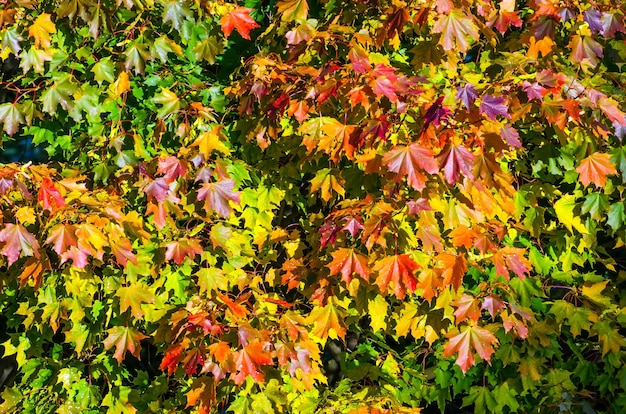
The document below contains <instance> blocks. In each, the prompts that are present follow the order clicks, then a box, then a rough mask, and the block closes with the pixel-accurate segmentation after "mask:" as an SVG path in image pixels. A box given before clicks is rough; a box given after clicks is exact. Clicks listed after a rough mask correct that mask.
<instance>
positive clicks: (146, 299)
mask: <svg viewBox="0 0 626 414" xmlns="http://www.w3.org/2000/svg"><path fill="white" fill-rule="evenodd" d="M115 296H117V297H118V298H120V313H124V312H126V309H128V308H130V314H131V315H132V316H133V317H134V318H137V319H140V318H142V317H143V315H145V312H144V311H143V310H142V309H141V304H142V303H154V301H155V297H154V294H153V293H152V292H151V291H150V290H148V288H146V287H144V286H140V285H137V284H133V285H132V286H122V287H120V288H118V289H117V292H115Z"/></svg>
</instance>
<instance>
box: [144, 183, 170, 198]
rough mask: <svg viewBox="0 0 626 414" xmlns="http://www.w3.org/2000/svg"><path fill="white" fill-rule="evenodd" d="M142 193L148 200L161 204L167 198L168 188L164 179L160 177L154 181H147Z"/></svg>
mask: <svg viewBox="0 0 626 414" xmlns="http://www.w3.org/2000/svg"><path fill="white" fill-rule="evenodd" d="M143 191H145V192H146V194H147V195H148V200H150V199H151V198H154V199H155V200H156V201H157V203H162V202H163V201H165V200H166V199H167V197H168V194H169V192H170V186H169V185H167V182H166V181H165V177H160V178H157V179H156V180H152V181H149V182H148V184H146V186H145V187H144V188H143Z"/></svg>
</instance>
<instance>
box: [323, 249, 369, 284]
mask: <svg viewBox="0 0 626 414" xmlns="http://www.w3.org/2000/svg"><path fill="white" fill-rule="evenodd" d="M331 255H332V256H333V260H332V262H330V263H329V264H328V265H327V266H328V268H329V269H330V273H331V274H337V273H341V275H342V280H343V281H344V282H346V283H347V284H348V283H350V281H351V280H352V275H353V274H354V273H356V274H358V275H359V276H361V277H362V278H363V279H367V278H368V276H369V268H368V267H367V257H365V256H363V255H361V254H358V253H356V252H355V251H354V249H346V248H340V249H338V250H336V251H334V252H332V253H331Z"/></svg>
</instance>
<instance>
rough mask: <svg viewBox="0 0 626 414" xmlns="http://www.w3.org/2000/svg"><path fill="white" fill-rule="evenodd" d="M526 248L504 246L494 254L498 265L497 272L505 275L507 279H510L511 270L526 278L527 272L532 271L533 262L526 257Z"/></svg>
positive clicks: (494, 259)
mask: <svg viewBox="0 0 626 414" xmlns="http://www.w3.org/2000/svg"><path fill="white" fill-rule="evenodd" d="M525 254H526V250H525V249H520V248H517V247H508V246H507V247H503V248H502V249H500V250H498V251H497V252H496V253H495V254H494V256H493V261H494V263H495V265H496V274H497V275H498V276H504V278H505V279H507V280H508V279H509V270H511V271H512V272H513V273H515V274H516V275H517V277H519V278H520V279H524V277H525V276H526V273H529V272H530V269H531V268H532V264H531V263H530V261H529V260H528V259H526V257H525V256H524V255H525Z"/></svg>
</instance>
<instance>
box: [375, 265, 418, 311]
mask: <svg viewBox="0 0 626 414" xmlns="http://www.w3.org/2000/svg"><path fill="white" fill-rule="evenodd" d="M419 267H420V266H419V265H418V264H417V263H415V261H414V260H413V259H412V258H411V256H409V255H408V254H400V255H395V256H388V257H385V258H384V259H381V260H379V261H378V262H376V265H374V268H373V270H374V271H375V272H376V273H378V278H377V279H376V284H377V285H378V286H379V287H380V290H381V292H384V291H386V290H387V286H388V285H389V283H391V282H393V284H392V288H393V291H394V293H395V295H396V296H397V297H398V299H401V300H402V299H404V297H405V296H406V291H407V290H408V291H409V292H415V289H416V286H417V277H416V276H415V271H416V270H417V269H419Z"/></svg>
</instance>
